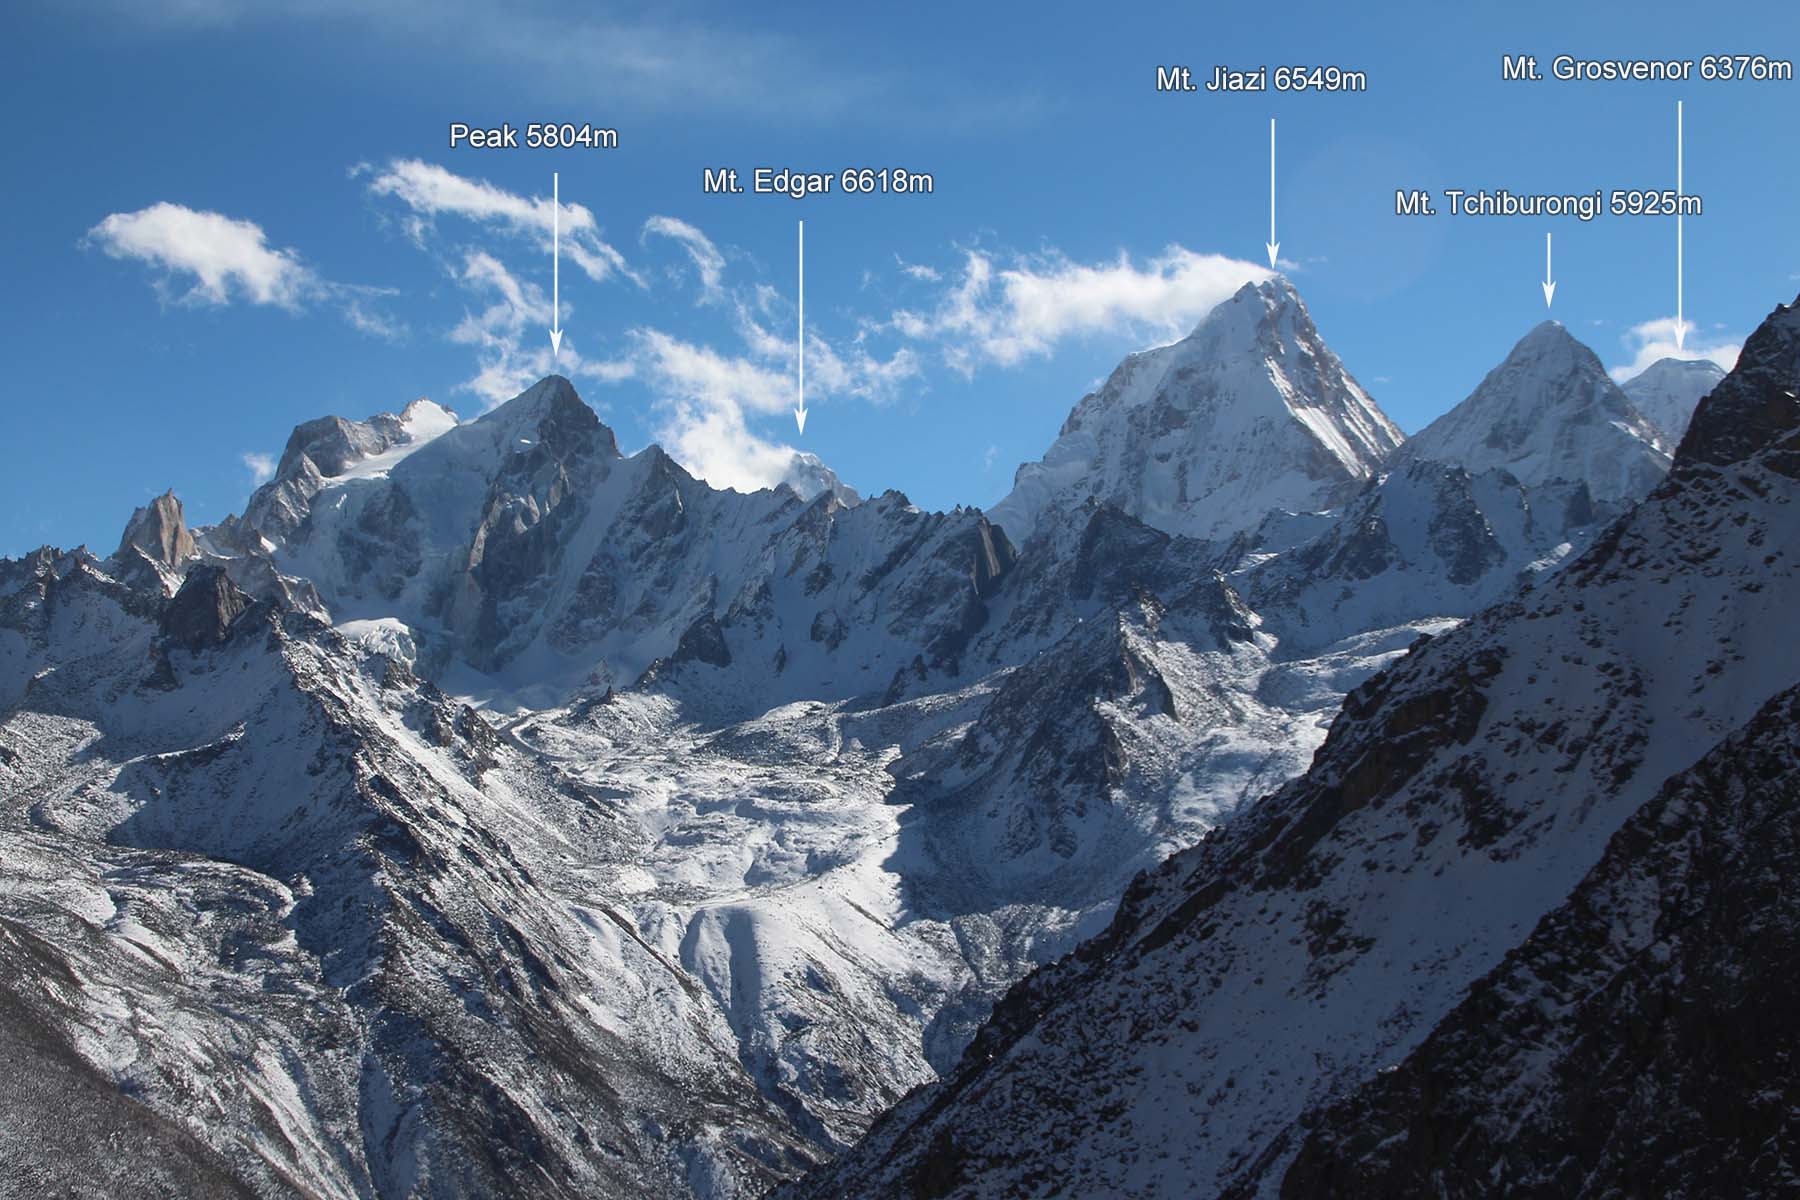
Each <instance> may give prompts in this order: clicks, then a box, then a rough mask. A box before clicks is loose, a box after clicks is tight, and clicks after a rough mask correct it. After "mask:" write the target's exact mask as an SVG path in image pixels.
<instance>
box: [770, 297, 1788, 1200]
mask: <svg viewBox="0 0 1800 1200" xmlns="http://www.w3.org/2000/svg"><path fill="white" fill-rule="evenodd" d="M1797 389H1800V304H1797V305H1796V306H1795V307H1791V308H1781V309H1778V310H1777V311H1776V312H1775V313H1774V314H1772V315H1771V316H1770V318H1769V319H1768V320H1767V321H1766V322H1765V323H1764V325H1763V326H1762V327H1761V328H1760V329H1759V330H1758V331H1757V332H1756V334H1755V335H1754V336H1753V337H1752V338H1751V339H1750V340H1749V342H1748V343H1747V344H1746V345H1745V347H1744V350H1743V354H1742V357H1741V358H1740V360H1739V363H1738V366H1737V368H1736V370H1735V371H1734V372H1733V373H1732V374H1731V376H1730V377H1728V378H1727V379H1726V380H1725V381H1724V382H1723V383H1721V384H1720V385H1719V386H1718V387H1717V388H1715V389H1714V390H1713V392H1712V393H1711V395H1710V396H1709V397H1708V398H1707V399H1706V400H1705V401H1704V402H1703V403H1702V405H1701V407H1700V410H1699V412H1698V414H1697V415H1696V416H1695V418H1694V421H1693V423H1692V426H1691V427H1690V428H1689V430H1688V432H1687V434H1686V435H1685V437H1684V439H1683V441H1682V443H1681V447H1680V450H1679V453H1678V455H1677V457H1676V459H1675V465H1674V469H1673V472H1672V474H1671V475H1670V476H1669V478H1668V479H1667V480H1666V481H1665V482H1664V483H1662V484H1660V485H1659V486H1658V487H1657V488H1656V489H1655V491H1654V492H1653V493H1652V494H1651V496H1650V497H1649V498H1648V499H1647V500H1646V501H1645V502H1644V503H1643V504H1641V505H1640V506H1639V507H1638V508H1637V509H1636V510H1634V511H1633V512H1632V513H1631V514H1630V515H1628V516H1627V517H1625V518H1624V519H1622V520H1621V521H1619V522H1617V523H1616V524H1614V525H1613V526H1612V527H1611V528H1610V529H1609V530H1608V531H1607V532H1606V533H1605V535H1604V536H1603V537H1602V538H1601V539H1600V540H1599V541H1598V542H1597V543H1596V544H1595V545H1593V546H1592V547H1591V548H1590V549H1589V550H1587V551H1586V552H1585V553H1583V554H1581V555H1580V556H1578V557H1577V558H1576V559H1575V560H1574V561H1573V562H1572V563H1571V564H1570V565H1569V566H1567V567H1566V568H1564V569H1563V570H1562V571H1560V572H1558V573H1556V574H1554V575H1552V576H1550V577H1548V578H1547V579H1545V580H1544V581H1542V582H1541V583H1539V584H1538V585H1537V586H1535V587H1534V588H1532V589H1529V590H1528V591H1526V592H1524V593H1522V594H1520V595H1517V596H1515V597H1512V598H1510V599H1507V600H1505V601H1503V602H1502V603H1500V604H1499V605H1497V606H1495V607H1493V608H1490V609H1488V610H1486V611H1484V612H1483V613H1481V614H1479V615H1478V616H1476V617H1475V618H1474V619H1472V620H1470V621H1468V622H1467V623H1465V624H1463V625H1461V626H1459V627H1458V628H1456V629H1455V630H1454V631H1452V632H1449V633H1446V634H1444V635H1443V636H1441V637H1437V638H1433V639H1430V640H1427V641H1424V642H1422V643H1421V644H1420V645H1419V646H1417V647H1416V648H1415V649H1414V650H1413V652H1412V653H1410V654H1408V655H1407V656H1406V657H1405V658H1404V659H1402V660H1400V661H1399V662H1397V663H1396V664H1394V665H1393V666H1391V667H1390V668H1389V669H1387V670H1386V671H1384V672H1383V673H1381V674H1380V675H1378V676H1376V677H1375V678H1373V679H1372V680H1370V681H1368V682H1367V683H1365V684H1363V685H1362V686H1361V687H1359V688H1357V689H1356V690H1355V691H1353V692H1352V693H1351V695H1350V696H1349V697H1348V698H1347V700H1346V701H1345V705H1344V709H1343V712H1342V714H1341V715H1340V716H1339V717H1338V719H1337V720H1336V721H1335V722H1334V724H1333V726H1332V729H1331V733H1330V735H1329V737H1328V738H1327V741H1326V743H1325V745H1324V747H1323V748H1322V749H1321V750H1320V752H1319V754H1318V756H1317V758H1316V759H1315V761H1314V763H1313V765H1312V767H1311V769H1310V770H1309V771H1308V772H1307V773H1306V774H1305V775H1304V776H1303V777H1301V778H1299V779H1297V780H1296V781H1294V782H1293V783H1292V784H1290V785H1288V786H1287V787H1285V788H1283V789H1282V790H1281V791H1279V792H1277V793H1275V794H1274V795H1272V796H1270V797H1268V798H1267V799H1265V800H1262V801H1260V802H1259V803H1257V804H1255V805H1254V806H1252V807H1250V808H1248V809H1246V810H1244V811H1243V812H1242V813H1241V814H1240V815H1239V816H1238V817H1237V818H1236V819H1234V820H1233V821H1231V822H1229V823H1227V824H1226V825H1224V826H1223V827H1222V828H1220V829H1219V830H1218V831H1216V832H1215V833H1213V834H1211V835H1209V836H1208V838H1206V839H1205V841H1204V842H1203V843H1202V844H1201V845H1199V846H1197V847H1195V848H1194V849H1192V850H1190V851H1186V852H1183V853H1181V854H1178V855H1175V856H1174V857H1172V858H1171V859H1170V860H1168V861H1167V862H1166V863H1165V864H1163V865H1162V866H1161V867H1159V868H1157V869H1156V870H1154V871H1151V872H1148V873H1146V874H1145V875H1144V876H1143V877H1141V878H1140V879H1139V880H1137V881H1136V882H1135V883H1134V884H1133V885H1132V887H1131V888H1130V889H1129V891H1128V892H1127V894H1126V897H1125V899H1124V901H1123V902H1122V904H1121V905H1120V908H1119V911H1118V913H1117V915H1116V916H1115V918H1114V920H1113V922H1112V924H1111V925H1110V927H1109V928H1108V929H1107V931H1106V932H1105V933H1104V934H1102V935H1101V936H1099V937H1097V938H1095V939H1093V940H1091V941H1089V942H1087V943H1085V944H1083V945H1082V946H1081V947H1080V948H1079V949H1078V950H1077V951H1076V952H1074V953H1073V954H1071V955H1069V956H1068V957H1066V958H1064V959H1063V960H1061V961H1059V962H1058V963H1056V964H1055V965H1054V966H1051V967H1048V968H1045V969H1043V970H1040V971H1038V972H1037V973H1035V974H1034V975H1032V976H1031V977H1029V978H1028V979H1026V980H1025V981H1023V982H1022V983H1021V984H1019V985H1018V986H1017V987H1015V988H1014V989H1013V990H1012V991H1011V992H1010V993H1009V994H1008V996H1007V997H1006V999H1005V1000H1004V1001H1002V1002H1001V1003H1000V1004H999V1005H998V1006H997V1007H996V1009H995V1012H994V1016H993V1018H992V1020H991V1021H990V1022H989V1023H988V1025H986V1026H985V1027H984V1028H983V1029H982V1031H981V1032H980V1033H979V1034H977V1035H976V1037H975V1039H974V1041H973V1042H972V1043H971V1045H970V1048H969V1050H968V1051H967V1052H966V1053H965V1055H964V1056H963V1058H962V1060H961V1061H960V1063H959V1064H958V1066H957V1068H956V1069H955V1071H953V1072H951V1073H950V1074H949V1075H948V1076H947V1077H946V1078H945V1079H944V1081H943V1082H941V1083H938V1084H934V1085H931V1086H928V1087H926V1088H922V1089H920V1090H919V1091H918V1092H916V1093H915V1094H913V1095H912V1096H909V1097H908V1098H907V1100H906V1101H904V1102H903V1103H902V1104H901V1105H899V1106H898V1107H897V1108H896V1109H895V1110H894V1111H893V1112H891V1113H890V1114H888V1115H887V1116H886V1117H884V1118H883V1119H882V1121H881V1122H879V1123H878V1124H877V1125H876V1126H875V1127H874V1129H873V1130H871V1132H870V1134H869V1135H868V1136H867V1137H866V1138H865V1139H864V1141H863V1142H862V1143H860V1144H859V1145H858V1146H857V1147H856V1149H854V1150H853V1151H851V1152H849V1153H848V1154H846V1155H844V1156H842V1157H840V1158H839V1159H838V1160H837V1161H835V1162H834V1163H833V1164H831V1165H830V1166H828V1167H826V1168H823V1169H821V1170H820V1171H818V1172H816V1173H815V1174H813V1175H811V1176H809V1177H808V1178H807V1180H806V1181H804V1182H803V1183H802V1184H800V1185H797V1186H795V1187H793V1188H792V1189H791V1190H790V1191H789V1192H787V1193H784V1194H789V1195H794V1196H825V1195H831V1196H846V1195H858V1196H860V1195H913V1196H920V1197H937V1196H1000V1195H1015V1194H1034V1193H1048V1194H1081V1195H1096V1194H1134V1195H1192V1194H1203V1195H1220V1196H1246V1197H1247V1196H1268V1195H1283V1196H1324V1195H1344V1196H1389V1195H1396V1194H1415V1193H1421V1192H1428V1193H1438V1192H1442V1193H1445V1194H1452V1195H1488V1194H1495V1195H1498V1194H1507V1195H1594V1196H1600V1195H1618V1194H1638V1193H1640V1192H1643V1193H1646V1194H1648V1193H1651V1192H1654V1193H1655V1194H1667V1195H1703V1194H1705V1195H1710V1194H1718V1191H1719V1190H1720V1189H1721V1188H1723V1189H1724V1190H1726V1191H1729V1192H1731V1193H1732V1194H1739V1195H1767V1196H1774V1195H1783V1194H1787V1193H1789V1192H1791V1191H1792V1189H1793V1187H1794V1186H1795V1179H1794V1170H1793V1165H1792V1164H1793V1159H1792V1155H1791V1153H1789V1147H1791V1144H1792V1138H1793V1125H1792V1113H1793V1106H1792V1103H1791V1101H1792V1096H1791V1092H1792V1084H1791V1079H1790V1075H1791V1071H1790V1070H1789V1059H1790V1057H1791V1054H1792V1052H1793V1039H1794V1029H1793V1023H1792V1021H1791V1019H1789V1017H1788V1014H1787V1011H1786V1010H1787V1008H1788V1007H1791V1006H1788V1005H1786V1003H1785V993H1786V990H1787V989H1786V985H1785V983H1784V982H1783V976H1782V974H1781V972H1782V970H1783V968H1784V965H1785V961H1786V953H1787V951H1788V949H1789V948H1790V947H1791V944H1792V941H1793V939H1794V937H1795V936H1796V934H1795V929H1794V926H1793V920H1792V916H1793V914H1792V912H1791V908H1792V906H1791V904H1789V903H1787V902H1786V901H1785V899H1783V898H1782V897H1783V896H1784V895H1785V893H1786V892H1787V891H1789V890H1791V889H1789V888H1788V887H1787V886H1786V884H1787V882H1788V880H1787V877H1786V874H1787V873H1791V868H1792V847H1791V842H1792V831H1791V829H1790V828H1789V827H1790V826H1791V825H1792V817H1793V812H1794V805H1793V802H1794V800H1795V799H1796V779H1795V775H1794V767H1793V763H1794V761H1795V760H1794V757H1793V754H1792V740H1793V737H1792V735H1793V725H1792V708H1793V695H1794V688H1795V685H1796V682H1797V681H1800V669H1796V666H1795V664H1794V661H1793V658H1792V656H1791V655H1790V654H1787V653H1786V652H1785V645H1784V644H1783V643H1782V642H1781V641H1780V639H1781V637H1782V636H1783V635H1782V634H1781V633H1780V632H1779V627H1780V621H1781V618H1780V616H1779V614H1780V613H1782V612H1785V611H1787V610H1789V609H1791V607H1792V605H1793V604H1794V602H1795V599H1796V596H1797V595H1800V572H1797V570H1796V555H1800V537H1797V531H1800V520H1797V519H1796V515H1795V514H1796V507H1795V506H1796V502H1800V403H1797V402H1796V400H1795V392H1796V390H1797ZM1752 843H1755V844H1754V845H1753V844H1752Z"/></svg>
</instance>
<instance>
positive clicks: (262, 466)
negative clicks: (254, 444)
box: [243, 451, 275, 487]
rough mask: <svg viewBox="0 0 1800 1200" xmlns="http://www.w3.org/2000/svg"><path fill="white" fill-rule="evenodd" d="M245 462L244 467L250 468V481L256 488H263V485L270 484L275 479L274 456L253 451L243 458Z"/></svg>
mask: <svg viewBox="0 0 1800 1200" xmlns="http://www.w3.org/2000/svg"><path fill="white" fill-rule="evenodd" d="M243 462H244V466H246V467H248V468H249V470H250V479H251V481H252V482H253V483H254V484H256V486H258V487H261V486H262V485H263V484H265V483H267V482H269V480H271V479H273V478H275V456H274V455H272V454H258V453H256V452H254V451H251V452H250V453H247V454H245V455H244V456H243Z"/></svg>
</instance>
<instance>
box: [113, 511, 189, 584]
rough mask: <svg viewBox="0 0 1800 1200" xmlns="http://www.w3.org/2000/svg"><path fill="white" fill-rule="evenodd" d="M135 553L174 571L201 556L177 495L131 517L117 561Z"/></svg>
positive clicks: (120, 543)
mask: <svg viewBox="0 0 1800 1200" xmlns="http://www.w3.org/2000/svg"><path fill="white" fill-rule="evenodd" d="M133 550H136V551H138V552H139V553H141V554H143V555H144V557H146V558H148V559H149V560H150V561H151V562H153V563H156V564H157V565H159V566H163V567H167V568H169V569H171V570H174V569H176V568H178V567H180V566H181V565H182V564H183V563H185V562H187V561H188V559H190V558H193V557H194V556H195V555H196V554H198V553H199V552H200V551H199V547H197V546H196V545H194V538H193V535H192V534H190V533H189V532H188V527H187V521H186V520H185V519H184V518H183V516H182V512H181V501H180V500H177V499H176V498H175V493H174V492H164V493H163V494H162V495H160V496H158V497H157V498H156V499H154V500H152V501H151V502H150V503H149V504H147V505H145V506H144V507H143V508H140V509H138V510H137V511H136V512H134V513H132V514H131V520H130V521H129V522H127V523H126V525H125V534H124V536H123V537H121V538H120V539H119V549H118V551H117V553H116V555H115V557H118V558H121V559H123V558H125V557H126V556H127V555H129V554H130V553H131V552H132V551H133Z"/></svg>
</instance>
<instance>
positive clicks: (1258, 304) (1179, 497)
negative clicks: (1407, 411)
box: [992, 277, 1402, 541]
mask: <svg viewBox="0 0 1800 1200" xmlns="http://www.w3.org/2000/svg"><path fill="white" fill-rule="evenodd" d="M1401 440H1402V438H1401V434H1400V431H1399V430H1398V429H1397V428H1396V427H1395V426H1394V424H1393V423H1392V422H1391V421H1389V420H1388V418H1387V417H1386V415H1385V414H1383V413H1382V411H1381V409H1380V408H1379V407H1378V406H1377V405H1376V404H1375V402H1374V400H1373V399H1371V398H1370V397H1369V395H1368V393H1367V392H1365V391H1363V389H1362V387H1361V386H1360V385H1358V384H1357V382H1356V381H1355V380H1354V379H1352V378H1351V377H1350V374H1349V372H1348V371H1346V370H1345V369H1344V365H1343V363H1342V362H1341V361H1339V359H1338V357H1337V355H1335V354H1333V353H1332V352H1331V350H1330V348H1329V347H1327V346H1326V345H1325V343H1324V340H1323V339H1322V338H1321V337H1320V336H1319V331H1318V329H1317V327H1316V326H1315V325H1314V324H1313V321H1312V317H1311V315H1310V314H1309V313H1308V312H1307V310H1306V305H1305V304H1304V303H1303V302H1302V301H1301V299H1300V296H1299V293H1298V292H1296V291H1295V290H1294V287H1293V285H1292V284H1291V283H1289V282H1288V281H1287V280H1286V279H1282V278H1279V277H1277V278H1274V279H1270V280H1265V281H1263V282H1261V283H1253V284H1246V285H1244V287H1242V288H1240V289H1239V290H1238V292H1237V293H1236V294H1235V295H1233V296H1232V297H1231V298H1230V299H1228V300H1226V301H1225V302H1223V303H1222V304H1220V305H1218V306H1217V307H1216V308H1214V309H1213V310H1212V312H1210V313H1209V314H1208V315H1207V316H1206V317H1205V318H1204V319H1203V320H1202V321H1201V322H1200V323H1199V325H1197V326H1196V327H1195V329H1194V331H1193V332H1192V333H1191V334H1189V335H1188V336H1187V337H1185V338H1183V339H1182V340H1181V341H1179V342H1176V343H1174V344H1172V345H1169V346H1163V347H1160V348H1158V349H1155V350H1150V351H1146V352H1143V353H1139V354H1133V355H1131V356H1129V357H1128V358H1126V359H1125V361H1124V362H1123V363H1121V364H1120V365H1119V367H1118V368H1117V369H1116V370H1115V371H1114V372H1113V373H1112V375H1111V377H1110V378H1108V379H1107V381H1106V383H1105V385H1104V386H1103V387H1101V388H1100V390H1099V391H1096V392H1093V393H1090V394H1089V395H1087V396H1085V397H1083V398H1082V400H1081V402H1080V403H1079V404H1077V405H1076V406H1075V409H1074V411H1073V412H1072V413H1070V415H1069V418H1068V420H1067V421H1066V422H1065V423H1064V424H1063V428H1062V432H1061V435H1060V436H1059V437H1058V438H1057V440H1056V442H1055V443H1054V444H1053V445H1052V446H1051V447H1050V450H1049V452H1048V453H1046V454H1045V455H1044V458H1043V459H1042V461H1040V462H1037V463H1027V464H1025V465H1024V466H1022V467H1020V468H1019V472H1018V475H1017V477H1016V478H1015V480H1014V485H1013V491H1012V493H1011V494H1010V495H1008V496H1007V497H1006V499H1005V500H1003V501H1001V502H1000V503H999V504H998V505H996V506H995V508H994V510H993V513H992V516H993V519H994V520H995V522H996V523H998V524H1000V525H1001V526H1003V527H1004V528H1006V529H1007V530H1008V533H1009V535H1010V536H1012V537H1013V538H1014V540H1015V541H1022V540H1023V539H1025V538H1027V537H1029V536H1030V535H1031V534H1032V533H1034V532H1036V531H1037V529H1038V527H1039V525H1040V523H1041V522H1042V521H1043V520H1044V519H1045V517H1046V514H1050V513H1062V514H1065V515H1067V514H1074V513H1078V512H1079V510H1080V508H1081V506H1082V505H1083V503H1084V502H1086V501H1087V500H1089V499H1098V500H1102V501H1104V502H1107V503H1110V504H1113V505H1115V506H1116V507H1118V508H1119V509H1121V510H1122V511H1124V512H1127V513H1129V514H1131V515H1132V516H1134V517H1137V518H1138V519H1140V520H1142V521H1144V522H1145V523H1146V524H1149V525H1152V526H1155V527H1157V528H1159V529H1163V530H1166V531H1168V532H1172V533H1181V534H1185V535H1188V536H1194V537H1201V538H1226V537H1230V536H1232V535H1234V534H1237V533H1241V532H1244V531H1246V530H1248V529H1250V528H1253V527H1254V526H1256V525H1257V524H1258V523H1259V522H1260V521H1261V520H1262V519H1263V518H1264V517H1265V516H1267V515H1268V514H1269V513H1271V512H1276V511H1288V512H1306V511H1311V510H1314V509H1318V508H1323V507H1327V506H1329V504H1330V503H1331V502H1332V501H1333V499H1334V498H1336V493H1337V492H1338V491H1340V490H1341V489H1342V487H1343V485H1344V484H1346V483H1351V482H1355V481H1360V480H1363V479H1366V478H1368V477H1369V476H1371V475H1373V474H1374V472H1375V471H1376V469H1377V468H1378V467H1379V465H1380V464H1381V462H1382V461H1383V460H1384V459H1385V458H1386V457H1387V455H1388V454H1389V453H1390V452H1392V450H1393V449H1394V448H1395V447H1396V446H1398V445H1399V444H1400V442H1401Z"/></svg>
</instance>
